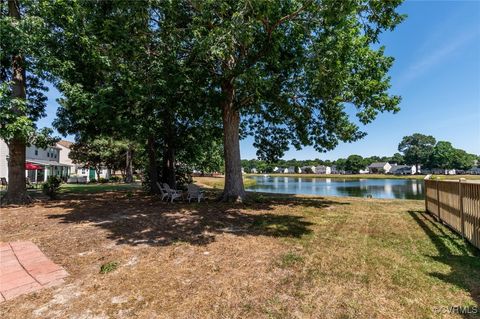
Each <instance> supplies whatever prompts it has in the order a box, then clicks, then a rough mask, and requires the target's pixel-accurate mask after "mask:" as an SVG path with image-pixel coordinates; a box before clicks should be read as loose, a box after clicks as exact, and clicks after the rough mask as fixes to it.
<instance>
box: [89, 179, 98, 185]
mask: <svg viewBox="0 0 480 319" xmlns="http://www.w3.org/2000/svg"><path fill="white" fill-rule="evenodd" d="M89 183H90V184H96V183H97V180H96V179H95V178H92V179H90V181H89Z"/></svg>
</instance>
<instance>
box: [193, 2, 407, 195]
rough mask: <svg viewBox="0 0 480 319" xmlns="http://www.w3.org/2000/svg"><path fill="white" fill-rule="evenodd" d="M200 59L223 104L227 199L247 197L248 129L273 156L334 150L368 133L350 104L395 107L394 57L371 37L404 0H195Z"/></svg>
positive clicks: (387, 26)
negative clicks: (244, 159) (243, 143)
mask: <svg viewBox="0 0 480 319" xmlns="http://www.w3.org/2000/svg"><path fill="white" fill-rule="evenodd" d="M190 3H191V8H190V9H189V10H191V11H192V24H191V28H192V32H193V34H194V35H195V41H194V47H193V50H194V57H195V62H194V65H196V66H198V67H199V68H201V69H202V70H204V71H205V72H208V73H209V75H210V77H211V83H210V90H211V92H212V95H213V96H214V99H213V101H214V103H216V105H217V107H218V108H219V109H220V110H221V112H222V122H223V143H224V158H225V187H224V191H223V195H222V198H223V199H224V200H235V201H241V200H242V199H243V198H244V197H245V190H244V187H243V180H242V172H241V162H240V145H239V140H240V137H241V136H245V135H247V134H251V135H253V136H254V138H255V144H254V145H255V146H256V147H257V149H258V152H257V155H258V156H259V157H260V158H261V159H265V160H268V161H273V160H275V159H277V158H279V157H281V156H282V155H283V154H284V152H285V151H286V150H287V149H288V147H289V145H290V144H292V145H293V146H294V147H296V148H297V149H298V148H301V147H303V146H306V145H312V146H313V147H315V149H316V150H318V151H326V150H330V149H333V148H334V147H335V146H336V145H337V144H338V143H339V141H343V142H351V141H355V140H358V139H360V138H362V137H363V136H364V135H365V133H364V132H362V131H361V130H360V129H359V127H358V126H357V125H355V124H354V123H353V121H352V119H351V118H350V117H349V115H348V113H347V111H346V108H347V107H352V108H354V109H356V116H357V117H358V119H359V120H360V121H361V122H362V123H363V124H367V123H369V122H371V121H372V120H374V119H375V117H376V115H377V114H378V113H379V112H384V111H393V112H396V111H398V104H399V101H400V98H399V97H398V96H391V95H389V94H388V89H389V87H390V79H389V77H388V76H387V72H388V70H389V68H390V67H391V65H392V63H393V59H392V58H391V57H386V56H384V48H383V47H378V46H376V45H374V44H376V43H377V42H378V38H379V34H380V33H381V32H382V31H384V30H393V29H394V27H395V26H396V25H397V24H398V23H400V22H401V21H402V19H403V16H402V15H400V14H398V13H397V12H396V11H395V10H396V7H397V6H398V5H399V4H400V3H401V0H392V1H377V0H352V1H330V0H285V1H260V0H254V1H251V0H249V1H247V0H235V1H233V0H203V1H199V0H193V1H190Z"/></svg>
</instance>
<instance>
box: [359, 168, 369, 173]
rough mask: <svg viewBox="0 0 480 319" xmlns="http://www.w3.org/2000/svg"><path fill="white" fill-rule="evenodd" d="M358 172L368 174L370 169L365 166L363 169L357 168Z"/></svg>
mask: <svg viewBox="0 0 480 319" xmlns="http://www.w3.org/2000/svg"><path fill="white" fill-rule="evenodd" d="M358 173H359V174H369V173H370V169H369V168H368V167H365V168H364V169H360V170H358Z"/></svg>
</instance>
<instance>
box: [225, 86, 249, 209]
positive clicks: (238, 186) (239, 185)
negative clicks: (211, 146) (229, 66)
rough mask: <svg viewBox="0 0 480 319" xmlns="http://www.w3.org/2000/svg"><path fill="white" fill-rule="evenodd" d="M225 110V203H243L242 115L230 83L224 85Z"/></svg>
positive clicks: (244, 194)
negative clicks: (235, 101)
mask: <svg viewBox="0 0 480 319" xmlns="http://www.w3.org/2000/svg"><path fill="white" fill-rule="evenodd" d="M222 91H223V94H224V101H223V103H222V109H223V150H224V157H225V186H224V189H223V194H222V195H221V199H222V200H223V201H236V202H241V201H242V200H243V199H244V198H245V196H246V193H245V189H244V188H243V177H242V165H241V159H240V113H239V112H238V110H236V109H235V106H234V103H233V101H234V97H235V89H234V87H233V85H232V83H231V81H228V82H226V83H224V84H223V85H222Z"/></svg>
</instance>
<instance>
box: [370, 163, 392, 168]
mask: <svg viewBox="0 0 480 319" xmlns="http://www.w3.org/2000/svg"><path fill="white" fill-rule="evenodd" d="M387 164H388V162H375V163H372V164H370V165H368V167H370V168H383V167H384V166H385V165H387Z"/></svg>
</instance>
